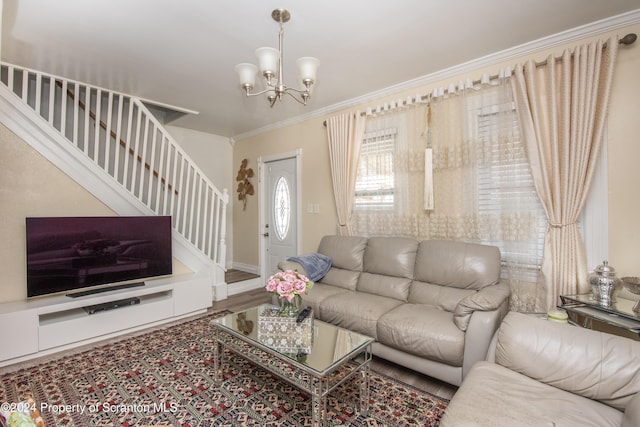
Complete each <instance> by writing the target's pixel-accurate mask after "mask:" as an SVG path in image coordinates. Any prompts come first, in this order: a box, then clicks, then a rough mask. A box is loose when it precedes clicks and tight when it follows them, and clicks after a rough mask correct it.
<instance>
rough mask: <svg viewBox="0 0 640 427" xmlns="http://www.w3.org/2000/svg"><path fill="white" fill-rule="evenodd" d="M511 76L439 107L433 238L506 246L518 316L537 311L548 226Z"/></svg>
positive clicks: (435, 106) (435, 111) (432, 130)
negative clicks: (522, 138) (520, 127)
mask: <svg viewBox="0 0 640 427" xmlns="http://www.w3.org/2000/svg"><path fill="white" fill-rule="evenodd" d="M508 74H509V73H508V72H507V73H505V77H502V78H500V79H497V80H494V81H492V82H491V83H489V82H488V79H486V83H484V84H481V85H480V86H470V85H468V84H465V85H462V84H461V85H460V86H464V87H462V88H458V91H457V92H456V91H455V90H452V89H451V88H450V89H449V90H448V94H447V96H438V97H434V98H433V99H432V101H431V104H430V109H431V111H430V114H429V115H428V116H429V117H430V120H429V123H428V126H429V128H428V129H429V130H428V131H429V134H430V138H431V140H432V142H433V171H434V175H433V182H434V198H435V200H434V201H435V206H434V210H433V212H432V213H431V214H430V216H429V233H428V237H429V238H431V239H448V240H461V241H467V242H476V243H484V244H491V245H496V246H498V247H499V248H500V250H501V253H502V262H503V269H502V271H503V279H504V280H508V281H509V284H510V286H511V291H512V297H511V309H512V310H517V311H537V310H539V309H541V307H542V304H541V296H542V293H541V292H540V287H539V286H538V282H539V271H538V270H539V265H540V259H541V255H542V238H541V236H542V234H543V232H544V227H545V226H546V220H545V216H544V212H543V210H542V208H541V206H540V203H539V201H538V199H537V196H536V194H535V189H534V187H533V181H532V178H531V173H530V170H529V166H528V162H527V159H526V154H525V151H524V146H523V144H522V142H521V141H520V135H519V130H518V122H517V116H516V112H515V109H514V102H513V97H512V91H511V87H510V84H509V78H508Z"/></svg>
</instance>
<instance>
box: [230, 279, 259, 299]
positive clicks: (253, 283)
mask: <svg viewBox="0 0 640 427" xmlns="http://www.w3.org/2000/svg"><path fill="white" fill-rule="evenodd" d="M264 285H265V283H264V281H263V280H262V277H257V278H255V279H250V280H243V281H242V282H236V283H232V284H230V285H227V294H228V295H236V294H240V293H242V292H247V291H253V290H254V289H260V288H264ZM265 292H266V291H265Z"/></svg>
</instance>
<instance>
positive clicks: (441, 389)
mask: <svg viewBox="0 0 640 427" xmlns="http://www.w3.org/2000/svg"><path fill="white" fill-rule="evenodd" d="M269 301H270V296H269V294H268V293H266V292H265V291H264V289H256V290H254V291H249V292H244V293H241V294H237V295H232V296H230V297H229V298H228V299H226V300H223V301H214V303H213V310H214V311H219V310H222V309H227V310H231V311H234V312H238V311H242V310H246V309H248V308H251V307H255V306H256V305H260V304H263V303H265V302H269ZM371 368H372V369H374V370H375V371H377V372H380V373H382V374H384V375H387V376H389V377H392V378H397V379H398V380H400V381H402V382H404V383H406V384H409V385H412V386H414V387H416V388H418V389H420V390H424V391H426V392H428V393H431V394H435V395H436V396H439V397H442V398H445V399H451V397H452V396H453V394H454V393H455V392H456V390H457V387H455V386H452V385H450V384H447V383H444V382H442V381H439V380H436V379H434V378H431V377H428V376H426V375H423V374H420V373H417V372H415V371H412V370H410V369H406V368H404V367H402V366H398V365H395V364H393V363H390V362H387V361H386V360H383V359H379V358H375V357H374V359H373V362H372V364H371Z"/></svg>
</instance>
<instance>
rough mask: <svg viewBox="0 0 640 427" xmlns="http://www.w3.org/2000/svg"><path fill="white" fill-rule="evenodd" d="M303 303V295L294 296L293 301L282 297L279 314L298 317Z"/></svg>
mask: <svg viewBox="0 0 640 427" xmlns="http://www.w3.org/2000/svg"><path fill="white" fill-rule="evenodd" d="M301 305H302V297H301V296H300V295H296V296H294V297H293V298H292V299H291V301H288V300H287V299H286V298H282V299H281V300H280V311H278V315H279V316H281V317H298V314H300V306H301Z"/></svg>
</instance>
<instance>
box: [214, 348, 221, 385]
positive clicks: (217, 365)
mask: <svg viewBox="0 0 640 427" xmlns="http://www.w3.org/2000/svg"><path fill="white" fill-rule="evenodd" d="M223 358H224V347H223V346H222V343H220V342H219V341H217V340H216V341H215V343H214V344H213V380H214V382H215V383H216V384H217V385H219V384H220V383H221V382H222V379H223V375H222V366H223V363H224V360H223Z"/></svg>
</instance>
